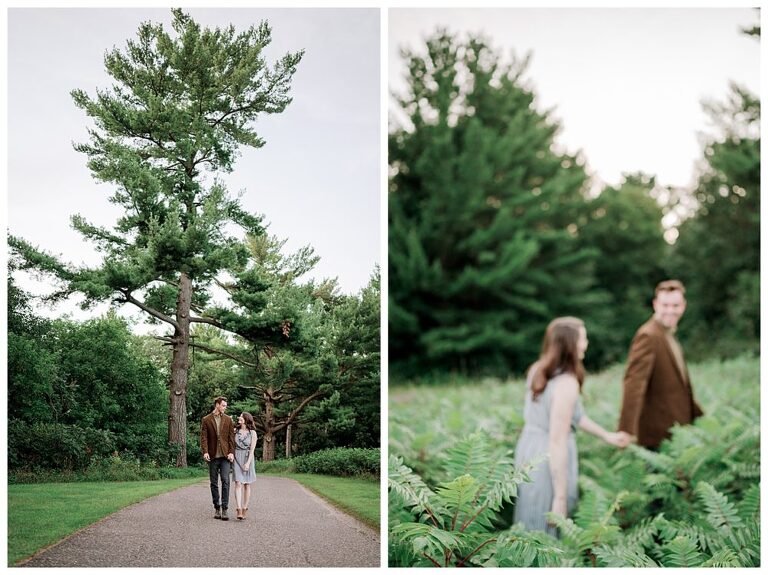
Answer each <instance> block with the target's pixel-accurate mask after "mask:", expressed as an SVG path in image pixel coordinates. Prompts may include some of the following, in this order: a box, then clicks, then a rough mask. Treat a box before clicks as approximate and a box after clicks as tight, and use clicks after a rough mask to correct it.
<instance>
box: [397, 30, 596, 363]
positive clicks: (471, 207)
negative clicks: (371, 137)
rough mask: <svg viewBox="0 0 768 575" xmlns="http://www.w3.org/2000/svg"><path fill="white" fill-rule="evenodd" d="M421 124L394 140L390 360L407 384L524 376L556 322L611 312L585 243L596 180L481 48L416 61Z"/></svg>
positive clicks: (432, 43) (464, 45)
mask: <svg viewBox="0 0 768 575" xmlns="http://www.w3.org/2000/svg"><path fill="white" fill-rule="evenodd" d="M405 58H406V62H407V67H408V71H409V72H408V91H407V93H406V94H404V95H401V96H400V97H398V104H399V106H400V108H401V110H402V112H404V113H405V114H406V115H407V118H408V122H405V123H404V125H403V126H397V127H395V128H394V129H393V130H392V132H391V134H390V137H389V161H390V173H391V178H390V187H389V346H390V347H389V357H390V362H391V369H392V371H393V372H395V373H400V374H404V375H414V374H417V373H421V372H423V371H425V370H438V371H439V370H444V371H448V370H458V371H461V372H483V371H485V372H491V373H500V372H504V371H506V370H508V369H512V370H515V371H521V370H522V369H524V367H525V366H526V365H527V364H528V363H530V361H531V360H532V358H533V357H534V356H535V354H536V352H537V351H538V346H539V341H540V338H541V336H540V334H541V333H543V330H544V328H545V326H546V324H547V323H548V322H549V320H550V319H551V318H552V317H554V316H557V315H566V314H567V315H581V316H584V317H585V318H586V317H587V316H588V314H589V311H590V310H593V309H598V308H600V307H601V306H603V305H605V304H607V303H609V301H610V300H609V294H608V293H607V292H606V291H605V290H603V289H598V288H596V287H595V281H594V265H595V256H596V253H595V252H594V251H592V250H591V249H589V248H587V247H585V246H584V245H581V244H580V242H579V241H578V238H577V232H578V226H579V224H580V223H586V221H587V214H588V210H587V205H586V201H585V195H584V192H585V183H586V181H587V176H586V173H585V170H584V167H583V165H582V164H583V162H582V160H581V159H580V158H579V157H575V156H571V155H568V154H566V153H559V152H557V151H555V149H556V146H555V144H554V138H555V135H556V133H557V131H558V129H559V127H558V125H557V123H556V122H555V121H554V120H553V119H552V118H551V115H550V113H549V112H540V111H538V110H537V109H536V106H535V96H534V94H533V92H532V91H531V90H530V89H528V88H527V87H526V86H525V84H524V82H523V79H522V76H523V74H524V72H525V69H526V66H527V60H522V61H521V60H518V59H513V61H512V62H510V63H506V62H504V61H502V59H501V58H500V57H499V55H498V54H497V53H495V52H494V51H493V49H492V48H491V47H490V46H488V45H487V44H486V42H485V41H484V40H483V39H481V38H477V37H470V38H469V39H468V40H467V41H460V40H458V39H457V38H456V37H454V36H451V35H450V34H448V33H447V32H445V31H441V32H438V33H437V34H435V35H434V36H433V37H431V38H430V39H429V40H428V41H427V45H426V50H425V52H424V53H416V52H413V53H406V54H405Z"/></svg>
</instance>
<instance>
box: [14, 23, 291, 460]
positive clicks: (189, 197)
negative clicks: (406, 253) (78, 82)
mask: <svg viewBox="0 0 768 575" xmlns="http://www.w3.org/2000/svg"><path fill="white" fill-rule="evenodd" d="M172 26H173V30H174V32H175V35H173V36H172V35H170V34H168V33H167V32H166V31H165V30H164V29H163V26H162V25H160V24H152V23H149V22H147V23H144V24H142V25H141V26H140V28H139V30H138V34H137V38H136V39H134V40H129V41H128V42H127V44H126V47H125V48H124V49H118V48H115V49H113V50H111V51H109V52H107V53H106V55H105V57H104V63H105V66H106V70H107V73H108V74H109V75H110V76H111V77H112V78H113V80H114V82H115V83H114V85H113V86H112V88H111V89H109V90H97V92H96V94H95V96H89V95H87V94H86V93H85V92H83V91H82V90H74V91H73V92H72V97H73V99H74V101H75V104H76V105H77V106H79V107H80V108H82V109H83V110H84V111H85V112H86V114H87V115H88V116H89V117H91V118H92V119H93V120H94V123H95V125H94V127H93V128H91V129H90V130H89V133H90V137H91V139H90V142H89V143H86V144H78V145H76V149H77V150H79V151H81V152H83V153H85V154H86V155H87V156H88V167H89V168H90V169H91V172H92V174H93V176H94V178H95V179H97V180H99V181H103V182H108V183H110V184H112V185H113V186H114V188H113V190H114V191H113V193H112V195H111V196H110V198H109V199H110V202H112V203H114V204H116V205H118V206H120V208H122V209H123V215H122V217H121V218H120V219H119V220H118V222H117V224H116V225H115V226H114V228H113V229H112V230H108V229H105V228H101V227H98V226H95V225H92V224H90V223H88V222H86V221H85V220H84V219H83V218H82V217H81V216H74V217H73V218H72V223H73V226H74V227H75V229H77V230H78V231H79V232H80V233H81V234H82V235H83V236H84V238H85V239H87V240H89V241H91V242H94V243H95V244H96V246H97V248H98V249H99V250H100V251H101V252H102V253H104V259H103V261H102V263H101V265H99V266H97V267H93V268H89V267H82V268H77V267H74V266H71V265H66V264H64V263H62V262H60V261H59V260H58V259H57V258H54V257H52V256H50V255H48V254H46V253H44V252H43V251H40V250H38V249H36V248H34V247H33V246H31V245H29V244H28V243H27V242H25V241H24V240H22V239H20V238H13V237H12V238H10V240H9V242H10V244H11V246H12V247H13V248H14V249H15V250H16V252H17V253H19V254H21V255H22V256H23V257H24V260H25V263H24V266H25V267H35V268H39V269H42V270H44V271H47V272H51V273H53V274H55V275H56V276H57V277H58V278H60V279H61V280H63V284H64V285H63V287H62V289H61V290H60V291H59V292H57V293H56V294H54V296H53V297H54V298H57V297H66V296H68V295H69V294H72V293H75V292H79V293H82V294H85V296H86V300H85V305H89V304H91V303H93V302H97V301H102V300H108V299H111V300H113V301H114V302H117V303H130V304H132V305H134V306H137V307H138V308H140V309H141V310H143V311H144V312H146V313H147V314H149V316H150V317H151V318H152V319H153V320H154V321H158V322H163V323H165V324H167V325H168V326H169V327H170V328H171V329H172V332H173V333H172V335H170V336H169V341H170V343H171V345H172V349H173V359H172V363H171V373H170V408H169V416H168V440H169V442H170V443H171V444H172V446H173V447H174V449H175V450H177V453H178V456H177V460H176V463H177V465H178V466H186V462H187V459H186V422H187V412H186V399H187V397H186V392H187V369H188V365H189V343H190V324H191V323H196V322H198V323H207V322H209V320H208V319H206V318H204V317H201V316H199V315H194V314H193V310H199V309H200V308H201V307H202V306H204V305H205V304H206V303H207V301H208V298H209V292H208V289H209V287H210V285H211V282H212V280H213V278H214V277H215V276H216V275H217V274H218V273H219V272H220V271H221V270H223V269H226V268H229V267H232V268H235V269H237V268H238V267H241V266H242V265H243V264H244V263H245V260H246V259H247V253H246V251H245V249H244V247H243V246H242V244H241V243H240V242H239V241H237V240H236V239H234V238H232V237H230V236H229V235H228V234H227V232H226V230H227V229H228V224H236V225H238V226H240V227H241V228H242V229H244V230H245V231H246V232H247V233H250V234H252V235H259V234H261V233H263V230H262V226H261V221H260V218H259V217H256V216H253V215H250V214H248V213H246V212H244V211H243V210H242V208H241V207H240V204H239V201H238V200H237V199H233V198H231V197H229V196H228V194H227V192H226V190H225V188H224V186H223V185H222V183H221V182H220V181H219V180H217V179H216V178H215V175H216V174H217V173H221V172H229V171H231V170H232V169H233V166H234V162H235V160H236V158H237V152H238V149H239V148H240V146H243V145H245V146H253V147H260V146H262V145H263V144H264V141H263V140H262V139H261V138H259V136H258V135H257V133H256V131H255V130H254V129H253V128H252V123H253V121H254V120H255V119H256V118H257V117H258V115H259V114H261V113H279V112H282V111H283V110H284V109H285V107H286V106H287V105H288V103H289V102H290V101H291V99H290V98H289V97H288V90H289V87H290V82H291V78H292V76H293V74H294V72H295V70H296V66H297V64H298V63H299V61H300V59H301V57H302V52H296V53H288V54H286V55H285V56H284V57H283V58H282V59H280V60H279V61H278V62H276V63H275V64H274V65H273V66H272V67H270V66H268V65H267V63H266V61H265V59H264V56H263V50H264V48H265V47H266V46H267V45H268V44H269V43H270V41H271V29H270V27H269V25H268V24H267V23H266V22H262V23H261V24H259V25H258V26H255V27H253V26H252V27H250V28H248V30H246V31H244V32H241V33H236V32H235V29H234V27H233V26H229V27H227V28H224V29H220V28H216V29H213V30H211V29H208V28H205V29H201V28H200V26H199V25H198V24H197V23H196V22H195V21H194V20H193V19H192V18H191V17H190V16H188V15H187V14H185V13H183V12H182V11H181V10H178V9H177V10H173V25H172Z"/></svg>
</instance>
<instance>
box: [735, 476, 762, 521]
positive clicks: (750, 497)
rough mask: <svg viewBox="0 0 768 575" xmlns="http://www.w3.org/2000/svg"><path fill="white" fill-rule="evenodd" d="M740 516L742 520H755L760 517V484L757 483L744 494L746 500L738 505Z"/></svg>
mask: <svg viewBox="0 0 768 575" xmlns="http://www.w3.org/2000/svg"><path fill="white" fill-rule="evenodd" d="M738 508H739V515H740V516H741V518H742V519H745V520H746V519H753V518H755V517H759V515H760V484H759V483H755V484H753V485H751V486H750V487H749V489H747V491H746V492H745V493H744V498H743V499H742V500H741V501H740V502H739V504H738Z"/></svg>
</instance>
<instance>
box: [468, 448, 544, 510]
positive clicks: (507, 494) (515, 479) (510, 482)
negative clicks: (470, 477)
mask: <svg viewBox="0 0 768 575" xmlns="http://www.w3.org/2000/svg"><path fill="white" fill-rule="evenodd" d="M542 459H543V458H535V459H534V460H532V461H530V462H529V463H527V464H526V465H523V466H521V467H515V466H514V464H513V463H511V462H510V463H509V465H508V466H507V467H506V468H499V469H498V472H497V473H496V476H495V477H492V478H489V481H490V485H489V487H488V488H487V489H486V490H485V492H484V493H482V494H481V497H480V498H479V503H480V504H481V505H485V506H487V507H488V508H489V509H492V510H494V511H497V510H499V509H500V508H501V506H502V505H503V503H504V502H505V501H506V502H510V501H512V500H514V499H515V497H517V486H518V485H520V484H521V483H526V482H530V481H531V478H530V475H529V474H530V472H531V469H533V468H534V467H535V466H536V465H538V464H539V463H541V461H542Z"/></svg>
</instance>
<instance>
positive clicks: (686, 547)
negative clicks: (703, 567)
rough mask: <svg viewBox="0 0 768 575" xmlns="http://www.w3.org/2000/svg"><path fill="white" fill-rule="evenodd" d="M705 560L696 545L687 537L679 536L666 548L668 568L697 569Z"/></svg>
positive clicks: (665, 559)
mask: <svg viewBox="0 0 768 575" xmlns="http://www.w3.org/2000/svg"><path fill="white" fill-rule="evenodd" d="M703 559H704V556H703V555H702V554H701V553H700V552H699V549H698V547H697V546H696V543H695V542H694V541H692V540H691V539H689V538H688V537H686V536H685V535H678V536H677V537H675V538H674V539H673V540H672V541H670V542H669V543H667V544H666V545H665V546H664V566H666V567H696V566H697V565H700V564H701V563H702V561H703Z"/></svg>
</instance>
